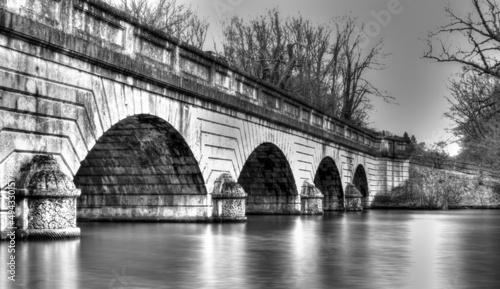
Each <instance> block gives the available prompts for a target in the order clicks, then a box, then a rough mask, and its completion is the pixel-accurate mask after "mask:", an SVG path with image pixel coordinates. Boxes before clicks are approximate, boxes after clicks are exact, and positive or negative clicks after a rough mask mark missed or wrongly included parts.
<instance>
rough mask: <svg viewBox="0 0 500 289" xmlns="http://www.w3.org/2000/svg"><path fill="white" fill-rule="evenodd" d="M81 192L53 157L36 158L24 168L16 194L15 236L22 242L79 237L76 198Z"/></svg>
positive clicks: (40, 156)
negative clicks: (23, 240) (16, 227)
mask: <svg viewBox="0 0 500 289" xmlns="http://www.w3.org/2000/svg"><path fill="white" fill-rule="evenodd" d="M79 195H80V190H78V189H76V187H75V185H74V183H73V181H72V180H71V179H70V178H69V177H68V176H66V175H65V174H64V173H62V172H61V170H60V167H59V164H58V163H57V161H56V160H55V159H54V157H52V156H50V155H36V156H35V157H34V158H33V159H32V160H31V161H30V162H29V163H28V164H26V165H25V166H24V167H23V168H22V169H21V175H20V177H19V183H18V190H17V192H16V202H17V206H16V215H17V218H18V220H17V225H18V229H17V231H16V235H18V236H19V237H20V238H22V239H61V238H73V237H79V236H80V229H79V228H77V227H76V198H77V197H78V196H79Z"/></svg>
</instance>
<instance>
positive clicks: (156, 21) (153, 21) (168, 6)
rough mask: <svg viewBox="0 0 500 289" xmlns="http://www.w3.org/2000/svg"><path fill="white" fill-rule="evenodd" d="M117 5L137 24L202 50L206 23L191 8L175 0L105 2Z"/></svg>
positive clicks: (120, 0)
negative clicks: (162, 32) (137, 22)
mask: <svg viewBox="0 0 500 289" xmlns="http://www.w3.org/2000/svg"><path fill="white" fill-rule="evenodd" d="M106 2H108V3H109V4H114V5H117V7H118V8H119V9H121V10H123V11H124V12H125V13H127V14H128V15H130V16H131V17H133V18H135V19H137V20H138V21H139V23H141V24H143V25H146V26H149V27H152V28H155V29H158V30H161V31H164V32H166V33H168V34H170V35H172V36H174V37H176V38H178V39H181V40H182V41H185V42H187V43H188V44H190V45H193V46H195V47H196V48H200V49H201V48H202V47H203V44H204V42H205V39H206V36H207V30H208V23H207V22H206V20H203V19H200V18H199V17H198V16H197V15H196V13H195V11H194V10H193V9H192V7H191V6H189V5H185V4H178V3H177V0H154V1H151V0H119V1H118V4H116V2H117V1H113V0H107V1H106Z"/></svg>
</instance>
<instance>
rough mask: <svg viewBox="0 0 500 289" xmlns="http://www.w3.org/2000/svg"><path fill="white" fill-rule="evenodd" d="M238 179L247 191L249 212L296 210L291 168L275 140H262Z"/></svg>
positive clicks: (279, 212) (294, 187)
mask: <svg viewBox="0 0 500 289" xmlns="http://www.w3.org/2000/svg"><path fill="white" fill-rule="evenodd" d="M238 183H239V184H240V185H241V186H242V187H243V189H244V190H245V192H246V193H247V195H248V198H247V213H250V214H251V213H274V214H289V213H294V212H295V211H296V210H297V209H296V205H297V199H298V191H297V186H296V184H295V179H294V177H293V173H292V169H291V167H290V164H289V163H288V160H287V158H286V157H285V155H284V153H283V152H282V151H281V150H280V149H279V148H278V147H277V146H276V145H275V144H272V143H263V144H261V145H259V146H258V147H257V148H256V149H255V150H254V151H253V152H252V153H251V154H250V156H249V157H248V159H247V161H246V162H245V165H244V166H243V169H242V170H241V173H240V175H239V178H238ZM298 205H299V208H300V203H299V204H298ZM299 210H300V209H299Z"/></svg>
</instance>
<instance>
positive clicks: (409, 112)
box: [178, 0, 472, 152]
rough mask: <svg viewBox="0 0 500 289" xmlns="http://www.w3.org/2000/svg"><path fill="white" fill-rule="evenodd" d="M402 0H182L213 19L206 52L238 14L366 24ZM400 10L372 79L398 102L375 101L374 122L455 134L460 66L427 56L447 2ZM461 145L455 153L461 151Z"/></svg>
mask: <svg viewBox="0 0 500 289" xmlns="http://www.w3.org/2000/svg"><path fill="white" fill-rule="evenodd" d="M393 1H395V2H398V1H397V0H308V1H298V0H296V1H295V0H292V1H291V0H287V1H285V0H252V1H250V0H203V1H199V0H198V1H196V0H178V2H179V3H190V4H192V5H193V7H194V8H196V9H197V11H198V13H199V15H200V16H201V17H203V18H206V19H207V20H208V22H209V23H210V30H209V35H208V37H207V41H206V45H205V46H206V47H205V48H206V50H213V42H214V40H215V42H216V43H217V44H219V46H218V48H219V49H220V48H221V46H220V40H221V33H220V31H221V20H222V19H223V18H229V17H231V16H233V15H238V16H241V17H244V18H254V17H255V16H257V15H259V14H262V13H264V12H265V11H266V10H267V9H270V8H274V7H278V8H279V10H280V11H281V12H282V15H283V16H286V15H297V14H298V13H301V14H302V15H303V16H304V17H307V18H310V19H312V20H313V21H317V22H327V21H329V20H330V19H331V18H332V17H334V16H342V15H346V14H350V15H353V16H356V17H359V18H360V19H361V20H362V21H364V22H365V23H368V22H369V21H376V19H375V17H374V16H373V13H377V12H379V11H381V10H387V11H389V9H388V5H390V3H392V2H393ZM399 2H400V4H399V6H397V7H396V8H397V9H394V8H393V9H392V10H393V11H395V10H397V11H398V12H399V13H396V14H392V15H391V19H390V22H389V23H387V25H386V27H383V26H382V25H381V26H380V27H381V29H380V33H378V35H377V36H374V37H373V41H374V42H375V41H377V40H378V37H383V38H384V41H385V51H386V52H388V53H391V55H390V56H389V57H388V58H387V59H386V61H385V64H386V66H387V69H386V70H383V71H377V72H376V73H371V74H369V75H368V78H369V79H370V80H371V81H372V82H373V83H375V84H376V85H377V86H378V87H379V88H380V89H383V90H388V91H389V92H390V94H391V95H392V96H394V97H395V98H396V102H397V103H398V104H392V105H391V104H386V103H384V102H382V101H377V100H376V101H374V104H375V110H374V111H373V113H372V114H371V116H370V121H371V122H372V123H373V124H372V126H373V127H374V128H375V129H377V130H388V131H391V132H393V133H395V134H398V135H402V134H403V133H404V132H405V131H406V132H408V134H409V135H410V136H411V135H415V136H416V138H417V140H418V141H419V142H420V141H425V142H427V143H429V142H434V141H438V140H440V139H442V138H447V137H450V136H451V134H447V133H446V132H445V129H447V128H449V127H450V125H452V123H451V122H450V120H448V119H446V118H444V117H443V113H444V112H445V111H446V110H447V109H448V106H449V105H448V103H447V101H446V99H445V98H444V96H448V95H449V93H448V91H447V88H446V85H447V80H448V79H449V77H450V76H451V75H452V74H453V73H456V72H458V70H459V66H457V65H452V64H442V63H434V62H433V61H431V60H427V59H423V58H422V55H423V53H424V51H425V49H426V43H425V41H423V40H421V39H425V38H426V36H427V32H428V31H429V30H436V28H437V27H438V26H439V25H443V24H445V23H446V22H447V19H446V17H445V12H444V7H445V6H446V5H448V3H449V1H448V0H413V1H412V0H399ZM451 5H452V8H454V9H455V10H456V11H458V12H462V13H465V12H467V11H471V8H472V6H471V4H470V1H469V0H466V1H463V0H461V1H452V3H451ZM456 150H457V148H456V147H455V149H452V150H451V151H452V152H453V151H456Z"/></svg>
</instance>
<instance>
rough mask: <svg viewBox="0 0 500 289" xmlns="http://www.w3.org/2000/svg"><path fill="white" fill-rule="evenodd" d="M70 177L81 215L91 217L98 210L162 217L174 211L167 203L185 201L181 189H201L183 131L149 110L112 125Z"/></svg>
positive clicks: (108, 214)
mask: <svg viewBox="0 0 500 289" xmlns="http://www.w3.org/2000/svg"><path fill="white" fill-rule="evenodd" d="M74 181H75V184H76V185H77V186H78V187H79V188H80V189H81V190H82V196H81V198H80V202H79V217H81V218H83V219H87V218H94V217H95V216H90V214H99V215H100V217H98V218H99V219H100V218H103V219H129V218H132V219H162V218H163V217H165V215H168V214H169V213H168V212H172V210H174V211H175V209H172V206H182V205H183V203H182V202H184V203H185V202H187V201H186V199H187V198H186V197H185V196H184V195H190V196H189V197H191V196H192V195H206V194H207V192H206V189H205V185H204V180H203V177H202V175H201V172H200V168H199V166H198V162H197V161H196V159H195V158H194V156H193V153H192V152H191V149H190V148H189V146H188V145H187V144H186V142H185V141H184V139H183V137H182V136H181V135H180V133H179V132H178V131H177V130H175V128H174V127H172V126H171V125H170V124H168V123H167V122H166V121H164V120H162V119H160V118H158V117H156V116H151V115H136V116H131V117H128V118H126V119H124V120H122V121H120V122H119V123H117V124H115V125H114V126H112V127H111V128H110V129H109V130H108V131H107V132H106V133H104V135H103V136H101V137H100V138H99V140H98V141H97V143H96V144H95V145H94V147H93V148H92V150H91V151H90V152H89V154H88V155H87V157H86V158H85V160H83V161H82V163H81V167H80V169H79V170H78V172H77V174H76V176H75V179H74ZM179 195H182V196H179ZM186 205H189V204H186ZM169 210H170V211H169ZM184 213H185V214H188V215H189V213H186V212H184ZM174 214H175V213H174Z"/></svg>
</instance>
